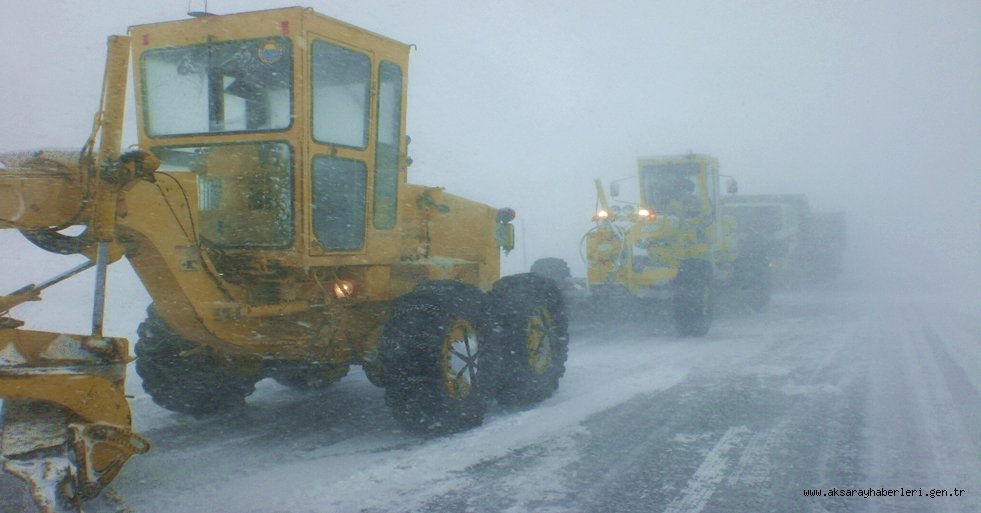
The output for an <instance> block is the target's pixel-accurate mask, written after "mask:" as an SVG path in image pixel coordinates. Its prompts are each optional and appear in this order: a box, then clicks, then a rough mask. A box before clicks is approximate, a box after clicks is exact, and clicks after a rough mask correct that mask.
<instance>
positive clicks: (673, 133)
mask: <svg viewBox="0 0 981 513" xmlns="http://www.w3.org/2000/svg"><path fill="white" fill-rule="evenodd" d="M295 4H296V2H295V1H285V2H284V1H275V0H264V1H260V0H236V1H232V0H211V1H210V2H209V4H208V7H209V10H210V11H211V12H214V13H218V14H222V13H229V12H235V11H241V10H254V9H265V8H274V7H282V6H290V5H295ZM96 5H98V7H96ZM202 5H203V2H200V1H195V2H193V6H192V7H193V8H194V9H196V10H197V9H201V8H202ZM304 5H308V6H310V7H313V8H314V9H315V10H317V11H319V12H321V13H323V14H327V15H330V16H334V17H336V18H340V19H342V20H344V21H347V22H350V23H353V24H355V25H360V26H363V27H365V28H368V29H370V30H372V31H375V32H378V33H381V34H384V35H388V36H390V37H392V38H395V39H398V40H400V41H403V42H406V43H413V44H415V45H416V47H417V49H416V51H414V52H413V55H412V58H411V68H410V74H409V76H410V78H409V88H410V89H409V91H410V92H409V106H408V108H409V126H408V131H409V134H410V135H411V136H412V144H411V146H410V153H411V156H412V157H413V159H414V161H415V162H414V164H413V166H412V167H411V168H410V172H409V173H410V174H409V177H410V180H411V181H413V182H416V183H424V184H428V185H441V186H445V187H447V189H448V190H449V191H450V192H455V193H458V194H461V195H464V196H469V197H473V198H475V199H478V200H480V201H484V202H486V203H489V204H492V205H494V206H511V207H514V208H515V209H516V210H517V211H518V215H519V218H518V219H519V220H518V221H516V223H517V224H518V227H519V228H522V229H523V234H522V235H519V243H522V242H523V243H524V245H523V247H522V248H519V249H518V250H516V251H515V252H514V253H512V256H511V257H509V258H508V259H507V260H506V262H505V270H506V271H508V272H518V271H521V270H523V269H527V266H529V265H530V264H531V262H532V261H533V260H534V259H535V258H539V257H542V256H560V257H563V258H566V259H568V260H569V261H570V264H571V265H572V266H573V269H574V270H577V271H579V273H580V274H581V270H582V264H581V263H580V262H579V257H578V246H579V241H580V238H581V236H582V234H583V233H584V231H585V230H586V229H588V228H589V227H590V221H589V218H590V216H591V214H592V210H593V205H594V192H593V185H592V179H593V178H597V177H598V178H604V179H612V178H620V177H623V176H627V175H630V174H631V173H633V172H634V171H635V167H636V164H635V162H636V159H637V157H638V156H649V155H663V154H676V153H684V152H688V151H689V150H691V151H695V152H700V153H708V154H711V155H714V156H716V157H717V158H718V159H719V161H720V164H721V167H722V169H723V173H725V174H728V175H732V176H734V177H736V179H737V180H738V181H739V186H740V192H742V193H746V194H751V193H784V192H786V193H805V194H808V195H809V197H810V199H811V205H812V207H813V208H815V209H818V210H845V211H847V214H848V219H849V244H850V249H851V251H852V252H851V255H850V258H849V272H850V275H851V276H879V277H884V278H890V279H892V278H896V277H903V278H904V279H905V278H907V277H911V276H912V277H916V280H917V281H930V280H940V281H942V282H943V283H953V282H963V281H968V282H972V283H981V278H979V276H981V2H979V1H977V0H924V1H901V0H879V1H870V0H864V1H787V0H779V1H776V0H775V1H752V2H749V1H710V2H703V1H690V0H685V1H681V0H679V1H656V0H644V1H626V0H605V1H601V2H599V1H597V2H585V1H569V0H567V1H559V0H549V1H545V0H496V1H493V2H469V1H435V0H416V1H395V0H388V1H383V0H337V1H330V2H309V3H307V4H304ZM187 8H188V2H187V0H155V1H153V2H134V1H131V0H107V1H98V2H77V1H55V0H34V1H30V2H28V1H14V0H2V2H0V33H3V34H4V35H5V36H6V41H7V43H6V48H7V51H6V52H5V59H4V65H3V67H2V68H0V69H2V77H3V80H2V84H0V105H2V110H0V151H7V150H24V149H32V148H39V147H78V146H79V145H81V143H82V142H83V141H84V139H85V138H86V136H87V135H88V131H89V129H90V127H91V123H92V116H93V114H94V112H95V109H96V108H97V106H98V100H99V91H100V83H101V80H102V68H103V64H104V56H105V38H106V36H107V35H109V34H112V33H125V31H126V28H127V27H128V26H129V25H134V24H140V23H147V22H155V21H164V20H172V19H181V18H184V17H185V12H186V11H187ZM965 276H966V277H968V278H969V279H968V280H964V277H965ZM972 280H973V281H972Z"/></svg>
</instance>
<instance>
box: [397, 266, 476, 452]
mask: <svg viewBox="0 0 981 513" xmlns="http://www.w3.org/2000/svg"><path fill="white" fill-rule="evenodd" d="M486 312H487V305H486V296H485V294H484V293H483V292H482V291H480V290H479V289H477V288H475V287H472V286H470V285H466V284H463V283H460V282H453V281H439V282H431V283H426V284H423V285H420V286H419V287H417V288H416V289H415V290H413V291H412V292H410V293H409V294H406V295H404V296H402V297H401V298H399V299H398V300H397V301H396V302H395V305H394V306H393V309H392V316H391V318H390V319H389V321H388V322H387V323H386V324H385V327H384V328H383V332H382V344H381V347H380V348H379V352H378V359H379V361H380V362H381V365H382V369H383V375H382V381H383V382H384V385H385V402H386V403H388V406H389V408H391V410H392V415H393V416H394V417H395V419H396V420H398V421H399V423H400V424H401V425H402V426H403V427H404V428H405V429H407V430H409V431H412V432H415V433H422V434H444V433H453V432H457V431H463V430H466V429H470V428H472V427H475V426H478V425H480V424H481V423H482V422H483V419H484V414H485V413H486V411H487V407H488V403H489V400H490V391H491V389H492V386H493V380H492V379H491V375H490V373H489V372H487V359H486V358H485V355H486V347H485V346H486V345H487V343H488V342H489V340H488V335H489V333H490V327H491V326H490V322H489V320H490V319H489V317H488V316H487V313H486Z"/></svg>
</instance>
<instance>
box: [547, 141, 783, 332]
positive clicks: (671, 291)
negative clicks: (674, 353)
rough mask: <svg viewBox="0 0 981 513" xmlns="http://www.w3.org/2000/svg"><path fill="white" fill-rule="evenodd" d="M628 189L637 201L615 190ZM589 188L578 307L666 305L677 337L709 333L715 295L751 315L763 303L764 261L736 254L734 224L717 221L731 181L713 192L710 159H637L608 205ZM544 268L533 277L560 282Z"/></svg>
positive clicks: (766, 289) (766, 287) (613, 186)
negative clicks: (733, 299) (749, 309)
mask: <svg viewBox="0 0 981 513" xmlns="http://www.w3.org/2000/svg"><path fill="white" fill-rule="evenodd" d="M628 181H629V182H633V184H634V186H635V187H637V190H636V191H635V192H636V193H637V194H636V197H632V198H631V199H630V200H624V199H622V196H621V194H620V185H621V184H622V183H625V182H627V183H629V182H628ZM595 185H596V198H597V200H596V203H597V205H596V214H595V215H594V217H593V221H594V222H595V223H596V225H595V226H594V227H593V228H592V229H591V230H589V231H588V232H587V233H586V234H585V235H584V236H583V238H582V241H581V252H582V254H583V260H584V262H585V263H586V280H585V285H586V291H587V294H586V297H585V299H587V300H599V301H600V302H605V301H608V300H611V299H612V300H615V301H616V302H618V303H619V302H622V301H633V300H640V301H648V300H649V301H650V302H651V303H657V302H658V300H669V301H670V302H671V305H672V306H671V310H672V313H673V318H674V325H675V328H676V330H677V332H678V334H679V335H681V336H704V335H706V334H707V333H708V330H709V327H710V326H711V323H712V318H713V312H714V299H713V298H714V295H715V291H716V289H718V288H720V287H725V288H728V289H739V290H740V295H744V294H745V296H746V297H744V298H743V299H746V300H747V302H748V304H750V305H751V306H753V307H754V308H757V309H758V308H762V307H763V305H765V304H766V302H767V301H768V300H769V295H770V280H769V270H768V269H767V262H766V260H765V255H762V254H759V253H757V252H756V251H755V250H754V248H753V247H749V248H746V249H745V250H744V251H741V252H740V251H739V250H740V247H739V245H738V241H737V239H736V233H735V228H736V225H735V219H733V218H731V217H725V216H723V215H722V209H721V205H720V198H721V196H722V195H723V194H725V193H726V192H728V193H735V192H736V184H735V181H734V180H732V179H730V180H729V181H728V184H727V190H726V191H725V192H723V191H721V190H720V175H719V164H718V161H717V160H716V159H715V158H713V157H711V156H708V155H698V154H688V155H677V156H664V157H654V158H642V159H640V160H639V161H638V172H637V175H635V176H629V177H626V178H622V179H619V180H614V181H613V182H611V183H610V196H611V197H612V198H607V195H606V192H605V191H604V189H603V184H602V182H601V181H600V180H596V181H595ZM611 200H612V201H611ZM614 201H615V202H614ZM544 260H545V259H543V261H539V262H536V265H535V266H532V271H533V272H537V273H538V274H541V275H543V276H547V277H551V278H553V279H555V278H556V277H557V276H562V275H563V273H556V272H554V271H552V270H550V269H555V268H557V266H556V265H555V263H554V262H546V261H544ZM551 260H554V259H551ZM546 263H548V264H550V265H549V266H548V267H546V266H545V265H544V264H546ZM536 267H537V269H536ZM545 271H548V272H545ZM564 274H565V275H567V274H568V271H567V270H566V271H565V273H564ZM558 281H559V282H560V283H561V282H562V280H561V279H560V280H558ZM587 302H591V303H592V304H594V305H595V304H596V303H597V301H587Z"/></svg>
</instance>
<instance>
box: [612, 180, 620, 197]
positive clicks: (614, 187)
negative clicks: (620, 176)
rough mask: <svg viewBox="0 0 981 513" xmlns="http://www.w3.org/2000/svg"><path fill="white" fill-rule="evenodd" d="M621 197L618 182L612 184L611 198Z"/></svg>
mask: <svg viewBox="0 0 981 513" xmlns="http://www.w3.org/2000/svg"><path fill="white" fill-rule="evenodd" d="M619 195H620V184H619V183H617V182H613V183H611V184H610V197H611V198H616V197H617V196H619Z"/></svg>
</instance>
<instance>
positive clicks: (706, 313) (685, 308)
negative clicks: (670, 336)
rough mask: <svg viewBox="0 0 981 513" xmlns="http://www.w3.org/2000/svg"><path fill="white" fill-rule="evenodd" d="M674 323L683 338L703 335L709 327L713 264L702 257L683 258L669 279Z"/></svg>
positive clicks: (711, 314) (710, 324) (711, 311)
mask: <svg viewBox="0 0 981 513" xmlns="http://www.w3.org/2000/svg"><path fill="white" fill-rule="evenodd" d="M672 288H673V309H674V325H675V329H676V330H677V332H678V335H680V336H682V337H704V336H705V335H706V334H707V333H708V330H709V327H711V326H712V317H713V311H714V306H713V298H712V267H711V263H710V262H708V261H705V260H686V261H684V262H682V263H681V269H679V270H678V276H676V277H675V279H674V281H673V282H672Z"/></svg>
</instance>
